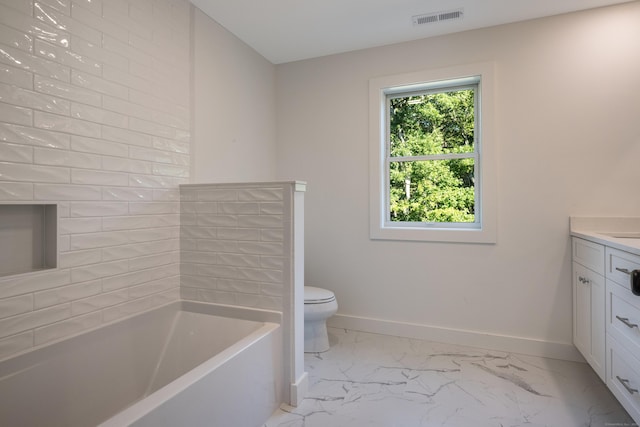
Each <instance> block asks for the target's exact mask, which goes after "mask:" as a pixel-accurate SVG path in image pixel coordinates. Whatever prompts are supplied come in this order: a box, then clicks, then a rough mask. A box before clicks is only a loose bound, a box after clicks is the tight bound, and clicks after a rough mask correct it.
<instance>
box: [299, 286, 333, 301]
mask: <svg viewBox="0 0 640 427" xmlns="http://www.w3.org/2000/svg"><path fill="white" fill-rule="evenodd" d="M334 299H336V296H335V295H334V294H333V292H331V291H330V290H328V289H322V288H316V287H315V286H305V287H304V303H305V304H319V303H323V302H330V301H333V300H334Z"/></svg>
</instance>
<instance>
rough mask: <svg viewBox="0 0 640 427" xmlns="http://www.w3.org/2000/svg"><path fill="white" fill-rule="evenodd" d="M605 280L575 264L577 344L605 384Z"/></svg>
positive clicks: (574, 294) (574, 340)
mask: <svg viewBox="0 0 640 427" xmlns="http://www.w3.org/2000/svg"><path fill="white" fill-rule="evenodd" d="M605 296H606V291H605V281H604V277H603V276H601V275H599V274H597V273H595V272H593V271H591V270H589V269H588V268H586V267H584V266H582V265H580V264H578V263H577V262H574V263H573V343H574V344H575V346H576V347H577V348H578V350H580V352H581V353H582V355H583V356H584V358H585V359H586V360H587V362H588V363H589V364H590V365H591V367H592V368H593V370H594V371H596V373H597V374H598V376H600V378H601V379H602V380H603V381H606V373H605V369H606V363H605V354H606V347H605V325H606V323H605Z"/></svg>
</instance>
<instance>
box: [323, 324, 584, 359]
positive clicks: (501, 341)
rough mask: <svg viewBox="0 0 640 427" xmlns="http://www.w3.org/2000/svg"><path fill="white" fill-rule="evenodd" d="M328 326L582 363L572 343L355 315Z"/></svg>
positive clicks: (580, 356)
mask: <svg viewBox="0 0 640 427" xmlns="http://www.w3.org/2000/svg"><path fill="white" fill-rule="evenodd" d="M327 326H329V327H333V328H341V329H350V330H354V331H362V332H371V333H375V334H383V335H393V336H398V337H404V338H414V339H422V340H427V341H436V342H441V343H447V344H457V345H465V346H470V347H479V348H484V349H488V350H497V351H504V352H508V353H519V354H527V355H531V356H539V357H549V358H552V359H561V360H569V361H574V362H585V360H584V358H583V357H582V355H581V354H580V353H579V352H578V350H577V349H576V348H575V346H574V345H573V344H569V343H560V342H550V341H542V340H535V339H530V338H522V337H513V336H507V335H496V334H488V333H484V332H477V331H466V330H460V329H450V328H443V327H439V326H429V325H422V324H417V323H405V322H396V321H389V320H380V319H371V318H366V317H358V316H347V315H344V314H336V315H334V316H332V317H331V318H329V320H328V321H327Z"/></svg>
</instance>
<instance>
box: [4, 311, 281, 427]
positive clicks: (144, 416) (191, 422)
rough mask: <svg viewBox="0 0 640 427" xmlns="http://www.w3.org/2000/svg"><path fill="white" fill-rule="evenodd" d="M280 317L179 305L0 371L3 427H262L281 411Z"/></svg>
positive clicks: (11, 362)
mask: <svg viewBox="0 0 640 427" xmlns="http://www.w3.org/2000/svg"><path fill="white" fill-rule="evenodd" d="M279 322H280V316H279V313H271V312H264V311H254V310H248V309H242V308H237V307H228V306H219V305H214V304H203V303H194V302H188V301H181V302H175V303H172V304H170V305H167V306H164V307H161V308H158V309H156V310H153V311H150V312H147V313H144V314H141V315H138V316H135V317H132V318H129V319H126V320H123V321H120V322H117V323H114V324H111V325H108V326H105V327H102V328H99V329H96V330H93V331H91V332H87V333H84V334H82V335H78V336H76V337H73V338H70V339H67V340H64V341H60V342H57V343H55V344H51V345H49V346H45V347H42V348H38V349H36V350H33V351H30V352H27V353H24V354H21V355H18V356H16V357H12V358H10V359H7V360H4V361H1V362H0V425H2V426H7V427H9V426H47V427H53V426H65V427H70V426H95V425H101V426H104V427H107V426H108V427H114V426H128V425H134V426H153V427H156V426H172V427H173V426H189V427H191V426H207V427H216V426H221V427H227V426H242V427H251V426H256V427H257V426H260V425H262V424H263V423H264V422H265V421H266V420H267V418H269V416H270V415H271V414H272V413H273V411H274V410H275V409H276V408H277V407H278V406H279V405H280V403H282V401H283V379H282V378H283V376H282V372H283V370H282V360H283V359H282V328H281V327H280V325H279Z"/></svg>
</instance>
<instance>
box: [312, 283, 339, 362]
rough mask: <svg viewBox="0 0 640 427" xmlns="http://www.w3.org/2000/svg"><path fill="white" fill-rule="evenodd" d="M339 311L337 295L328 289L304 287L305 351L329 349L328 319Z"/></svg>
mask: <svg viewBox="0 0 640 427" xmlns="http://www.w3.org/2000/svg"><path fill="white" fill-rule="evenodd" d="M336 311H338V302H337V301H336V296H335V295H334V294H333V292H331V291H330V290H328V289H322V288H316V287H315V286H305V287H304V352H305V353H321V352H323V351H327V350H329V336H328V334H327V319H328V318H329V317H331V316H333V315H334V314H335V313H336Z"/></svg>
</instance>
